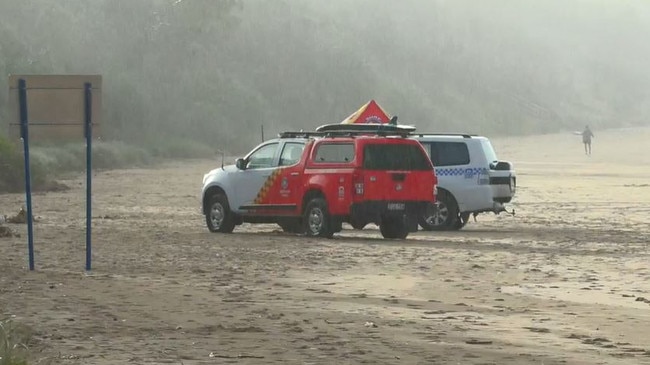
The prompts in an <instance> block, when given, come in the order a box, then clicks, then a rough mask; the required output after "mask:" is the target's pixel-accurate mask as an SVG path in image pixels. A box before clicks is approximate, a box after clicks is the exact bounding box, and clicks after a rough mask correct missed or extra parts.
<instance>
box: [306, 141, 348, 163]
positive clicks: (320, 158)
mask: <svg viewBox="0 0 650 365" xmlns="http://www.w3.org/2000/svg"><path fill="white" fill-rule="evenodd" d="M352 160H354V144H352V143H321V144H319V145H318V147H317V148H316V155H315V156H314V161H315V162H320V163H326V162H330V163H332V162H334V163H342V162H343V163H347V162H352Z"/></svg>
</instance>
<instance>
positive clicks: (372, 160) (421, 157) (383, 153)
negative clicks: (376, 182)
mask: <svg viewBox="0 0 650 365" xmlns="http://www.w3.org/2000/svg"><path fill="white" fill-rule="evenodd" d="M363 167H364V168H365V169H368V170H417V171H426V170H432V167H431V164H430V163H429V159H428V158H427V155H426V154H425V153H424V151H422V149H421V148H420V146H419V145H416V144H410V143H409V144H403V143H401V144H368V145H366V146H365V147H364V149H363Z"/></svg>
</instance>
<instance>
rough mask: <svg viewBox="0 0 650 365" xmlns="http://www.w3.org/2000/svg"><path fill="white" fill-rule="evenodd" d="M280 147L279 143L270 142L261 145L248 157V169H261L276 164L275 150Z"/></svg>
mask: <svg viewBox="0 0 650 365" xmlns="http://www.w3.org/2000/svg"><path fill="white" fill-rule="evenodd" d="M277 149H278V143H270V144H267V145H265V146H262V147H260V148H259V149H258V150H257V151H255V152H253V153H252V154H251V155H250V156H249V157H248V164H247V165H246V169H261V168H265V167H273V166H275V163H274V162H275V161H274V158H275V151H276V150H277Z"/></svg>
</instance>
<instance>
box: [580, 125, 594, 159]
mask: <svg viewBox="0 0 650 365" xmlns="http://www.w3.org/2000/svg"><path fill="white" fill-rule="evenodd" d="M593 137H595V136H594V133H593V132H592V131H591V129H589V126H588V125H587V126H585V130H584V131H582V143H584V145H585V155H589V156H591V138H593Z"/></svg>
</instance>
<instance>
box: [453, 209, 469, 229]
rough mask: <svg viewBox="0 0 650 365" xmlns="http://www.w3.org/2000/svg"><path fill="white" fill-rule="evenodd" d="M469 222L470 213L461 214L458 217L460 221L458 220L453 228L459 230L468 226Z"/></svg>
mask: <svg viewBox="0 0 650 365" xmlns="http://www.w3.org/2000/svg"><path fill="white" fill-rule="evenodd" d="M468 221H469V213H460V214H459V215H458V219H457V220H456V223H455V224H454V226H453V229H455V230H459V229H461V228H463V227H465V225H466V224H467V222H468Z"/></svg>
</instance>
